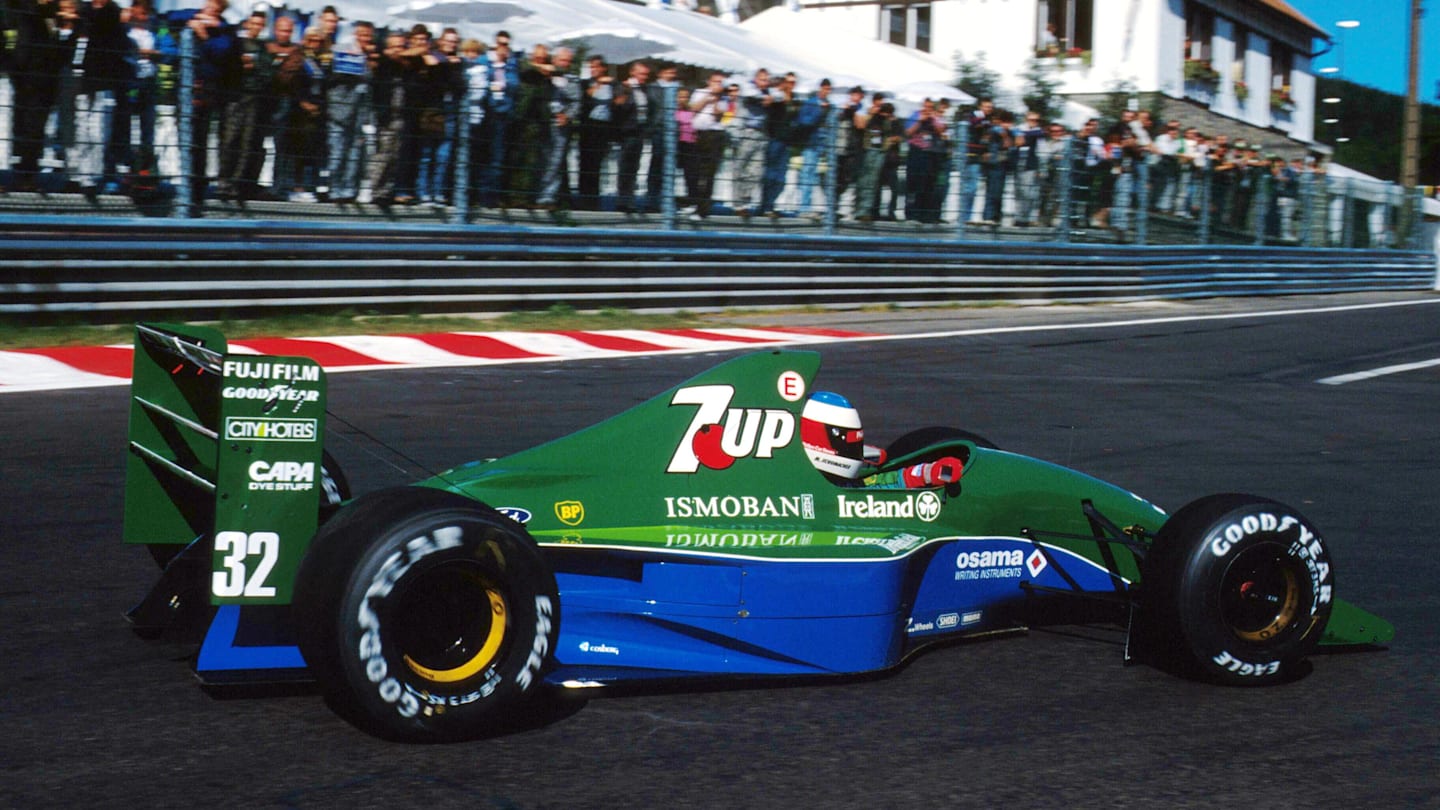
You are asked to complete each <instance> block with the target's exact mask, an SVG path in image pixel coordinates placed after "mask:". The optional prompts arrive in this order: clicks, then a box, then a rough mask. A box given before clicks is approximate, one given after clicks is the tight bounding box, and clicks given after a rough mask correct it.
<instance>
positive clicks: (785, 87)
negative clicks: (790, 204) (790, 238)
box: [759, 73, 800, 219]
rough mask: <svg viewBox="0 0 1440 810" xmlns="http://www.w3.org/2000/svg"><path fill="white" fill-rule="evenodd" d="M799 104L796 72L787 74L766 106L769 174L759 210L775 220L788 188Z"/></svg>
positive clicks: (766, 169)
mask: <svg viewBox="0 0 1440 810" xmlns="http://www.w3.org/2000/svg"><path fill="white" fill-rule="evenodd" d="M799 105H800V103H799V101H798V100H797V99H796V98H795V74H794V73H786V74H785V76H784V78H782V79H781V80H780V89H779V92H778V93H776V94H775V95H774V101H773V102H772V103H771V104H770V106H769V107H767V108H766V118H765V137H766V143H765V174H764V182H763V183H762V184H761V187H760V211H759V213H761V214H763V215H765V216H767V217H770V218H771V219H774V218H776V217H778V216H780V212H779V211H777V210H775V203H776V202H777V201H779V199H780V195H781V194H782V193H784V191H785V179H786V175H787V174H788V173H789V171H790V130H791V127H792V125H793V124H794V120H795V116H796V113H797V112H798V107H799Z"/></svg>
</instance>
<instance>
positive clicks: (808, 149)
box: [791, 79, 834, 222]
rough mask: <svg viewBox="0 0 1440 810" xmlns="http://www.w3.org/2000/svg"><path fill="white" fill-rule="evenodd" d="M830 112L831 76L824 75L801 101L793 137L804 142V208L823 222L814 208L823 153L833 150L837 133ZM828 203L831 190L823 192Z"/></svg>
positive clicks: (801, 154)
mask: <svg viewBox="0 0 1440 810" xmlns="http://www.w3.org/2000/svg"><path fill="white" fill-rule="evenodd" d="M833 131H834V128H833V126H832V121H831V116H830V80H829V79H821V80H820V86H819V87H818V88H817V89H816V90H815V92H814V93H812V94H811V95H810V97H809V98H807V99H805V101H804V102H803V103H802V104H801V105H800V110H799V112H798V113H797V114H796V116H795V124H794V128H793V132H792V133H791V138H792V139H793V140H794V141H795V143H797V144H798V145H799V146H800V210H801V211H802V212H805V215H806V216H808V217H809V218H810V219H813V220H815V221H816V222H819V221H820V219H821V214H820V212H819V211H815V210H812V209H811V208H810V203H811V198H812V195H813V194H814V191H815V187H816V186H818V185H819V184H820V171H819V169H820V157H821V156H822V155H824V154H826V153H827V152H828V151H829V150H830V138H831V136H832V134H833ZM823 196H824V197H825V199H826V202H827V203H831V202H833V200H830V195H829V193H828V192H826V193H824V195H823Z"/></svg>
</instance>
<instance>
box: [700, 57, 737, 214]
mask: <svg viewBox="0 0 1440 810" xmlns="http://www.w3.org/2000/svg"><path fill="white" fill-rule="evenodd" d="M735 103H736V101H735V96H734V95H733V94H731V93H729V92H728V91H727V90H726V89H725V74H723V73H721V72H719V71H714V72H712V73H711V74H710V78H709V79H708V81H706V83H705V86H704V87H702V88H700V89H699V90H696V91H695V92H694V93H693V94H692V95H691V96H690V110H691V111H692V112H694V117H693V118H692V119H691V126H692V127H693V128H694V129H695V186H694V188H692V189H691V197H692V198H693V199H694V201H695V211H694V212H693V213H692V214H691V215H690V219H691V220H693V221H696V222H699V221H703V220H704V219H706V218H707V217H709V216H710V208H711V206H712V205H713V204H714V197H715V172H716V170H717V169H718V168H719V167H720V157H721V155H723V154H724V152H725V124H724V121H725V117H726V116H727V115H730V114H733V112H734V110H733V106H734V105H735Z"/></svg>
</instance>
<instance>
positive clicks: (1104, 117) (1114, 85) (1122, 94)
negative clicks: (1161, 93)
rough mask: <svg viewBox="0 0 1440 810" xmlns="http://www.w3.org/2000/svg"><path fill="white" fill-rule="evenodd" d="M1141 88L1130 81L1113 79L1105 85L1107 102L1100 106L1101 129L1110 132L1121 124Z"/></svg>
mask: <svg viewBox="0 0 1440 810" xmlns="http://www.w3.org/2000/svg"><path fill="white" fill-rule="evenodd" d="M1139 91H1140V88H1139V87H1138V86H1136V84H1135V82H1134V81H1132V80H1130V79H1111V80H1110V81H1108V82H1106V83H1105V102H1104V103H1103V104H1102V105H1101V106H1100V129H1101V131H1102V132H1103V131H1105V130H1108V129H1109V128H1110V127H1113V126H1115V125H1116V124H1118V123H1120V121H1121V119H1122V118H1123V116H1124V113H1125V111H1126V110H1128V109H1130V104H1131V102H1132V101H1134V100H1135V99H1136V98H1138V93H1139Z"/></svg>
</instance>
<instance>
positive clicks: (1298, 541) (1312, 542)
mask: <svg viewBox="0 0 1440 810" xmlns="http://www.w3.org/2000/svg"><path fill="white" fill-rule="evenodd" d="M1292 530H1293V531H1295V533H1296V536H1295V538H1294V539H1293V540H1292V541H1290V543H1289V545H1288V546H1287V548H1286V553H1287V554H1289V555H1290V556H1291V557H1295V558H1297V559H1299V560H1301V561H1303V562H1304V564H1305V568H1306V570H1307V571H1308V572H1309V575H1310V586H1311V588H1310V590H1311V593H1312V594H1314V599H1313V600H1312V601H1311V605H1310V611H1311V612H1312V613H1313V612H1314V611H1315V610H1316V609H1317V608H1318V607H1319V606H1320V605H1323V604H1328V603H1329V602H1330V599H1331V592H1332V590H1333V588H1334V585H1333V583H1332V582H1331V581H1330V562H1329V558H1330V555H1329V552H1328V551H1327V550H1326V549H1325V544H1324V542H1323V541H1322V540H1321V539H1320V537H1319V536H1318V535H1316V534H1315V533H1314V531H1312V530H1311V529H1310V527H1309V526H1307V525H1306V524H1305V522H1304V521H1302V520H1300V519H1299V518H1297V517H1295V516H1294V515H1285V514H1281V515H1275V514H1272V513H1270V512H1260V513H1258V514H1247V515H1243V516H1241V517H1239V518H1237V519H1236V520H1234V521H1231V522H1230V523H1227V524H1226V525H1224V526H1220V527H1217V528H1216V529H1215V530H1214V531H1213V532H1212V533H1211V535H1210V536H1209V537H1208V538H1206V540H1205V545H1206V546H1207V547H1208V548H1209V549H1210V553H1211V554H1213V555H1214V556H1216V557H1224V556H1226V555H1227V554H1229V553H1230V551H1231V550H1232V549H1233V548H1235V546H1236V545H1237V544H1239V543H1240V542H1241V541H1242V540H1244V539H1245V538H1247V537H1250V536H1252V535H1256V534H1275V535H1284V534H1286V533H1289V532H1291V531H1292Z"/></svg>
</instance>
